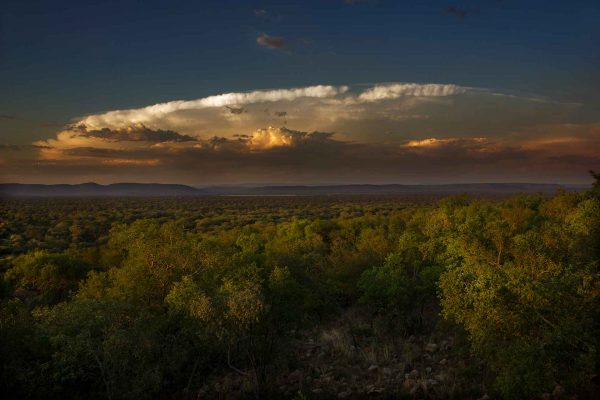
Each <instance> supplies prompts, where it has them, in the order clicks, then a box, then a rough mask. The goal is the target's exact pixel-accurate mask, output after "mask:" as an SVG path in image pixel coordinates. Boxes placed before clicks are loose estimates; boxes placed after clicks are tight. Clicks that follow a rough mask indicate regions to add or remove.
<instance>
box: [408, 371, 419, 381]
mask: <svg viewBox="0 0 600 400" xmlns="http://www.w3.org/2000/svg"><path fill="white" fill-rule="evenodd" d="M408 376H409V377H411V378H413V379H416V378H418V377H419V371H417V370H416V369H413V370H412V371H410V373H409V374H408Z"/></svg>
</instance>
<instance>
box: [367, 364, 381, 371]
mask: <svg viewBox="0 0 600 400" xmlns="http://www.w3.org/2000/svg"><path fill="white" fill-rule="evenodd" d="M378 369H379V366H378V365H375V364H373V365H371V366H370V367H369V368H368V369H367V371H369V372H374V371H377V370H378Z"/></svg>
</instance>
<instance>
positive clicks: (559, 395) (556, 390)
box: [552, 385, 565, 399]
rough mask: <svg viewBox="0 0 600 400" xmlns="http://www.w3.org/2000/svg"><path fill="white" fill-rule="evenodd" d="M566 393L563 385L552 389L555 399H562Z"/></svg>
mask: <svg viewBox="0 0 600 400" xmlns="http://www.w3.org/2000/svg"><path fill="white" fill-rule="evenodd" d="M564 395H565V389H564V388H563V387H562V386H560V385H556V386H554V390H553V391H552V397H554V398H555V399H562V398H563V396H564Z"/></svg>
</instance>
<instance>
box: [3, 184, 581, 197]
mask: <svg viewBox="0 0 600 400" xmlns="http://www.w3.org/2000/svg"><path fill="white" fill-rule="evenodd" d="M588 187H589V185H583V184H581V185H579V184H557V183H514V182H513V183H510V182H507V183H449V184H426V185H403V184H383V185H377V184H346V185H343V184H342V185H280V186H279V185H268V186H243V185H239V186H236V185H227V186H218V185H216V186H207V187H201V188H197V187H192V186H188V185H183V184H164V183H129V182H121V183H112V184H108V185H101V184H98V183H94V182H86V183H81V184H50V185H48V184H27V183H0V197H173V196H227V195H231V196H235V195H239V196H244V195H245V196H252V195H254V196H269V195H286V196H288V195H289V196H293V195H300V196H301V195H343V194H348V195H352V194H377V195H384V194H456V193H471V194H513V193H515V194H516V193H554V192H556V191H558V190H569V191H578V190H585V189H586V188H588Z"/></svg>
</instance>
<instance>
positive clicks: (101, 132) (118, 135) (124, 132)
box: [72, 123, 196, 142]
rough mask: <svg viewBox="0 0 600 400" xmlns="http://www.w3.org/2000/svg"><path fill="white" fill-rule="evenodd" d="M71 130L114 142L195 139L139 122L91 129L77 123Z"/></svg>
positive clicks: (188, 140)
mask: <svg viewBox="0 0 600 400" xmlns="http://www.w3.org/2000/svg"><path fill="white" fill-rule="evenodd" d="M72 131H73V132H74V134H79V135H80V136H84V137H91V138H98V139H103V140H107V141H114V142H124V141H129V142H190V141H195V140H196V139H194V138H193V137H191V136H189V135H182V134H180V133H177V132H175V131H171V130H162V129H157V130H152V129H149V128H146V127H145V126H144V125H143V124H140V123H138V124H134V125H131V126H128V127H124V128H117V129H110V128H102V129H92V130H88V129H87V128H86V126H85V125H79V126H76V127H73V128H72Z"/></svg>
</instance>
